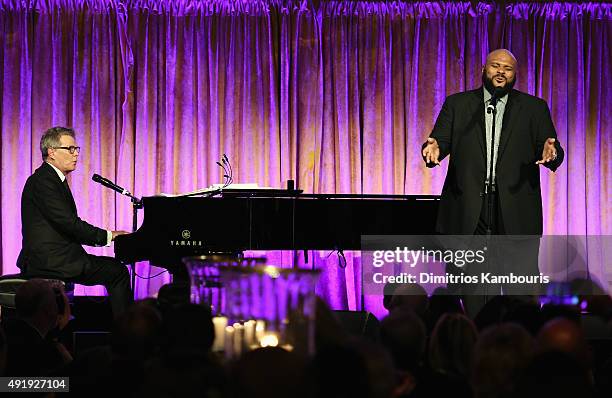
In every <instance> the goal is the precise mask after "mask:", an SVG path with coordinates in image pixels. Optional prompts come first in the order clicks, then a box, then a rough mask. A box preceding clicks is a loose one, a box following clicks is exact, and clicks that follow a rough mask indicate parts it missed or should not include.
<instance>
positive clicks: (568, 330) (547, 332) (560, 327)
mask: <svg viewBox="0 0 612 398" xmlns="http://www.w3.org/2000/svg"><path fill="white" fill-rule="evenodd" d="M538 345H539V349H540V350H541V351H544V352H546V351H561V352H565V353H568V354H570V355H573V356H574V357H575V358H576V359H578V360H579V361H580V362H582V363H587V361H588V357H589V354H588V345H587V342H586V339H585V337H584V333H583V331H582V329H581V328H580V326H578V325H577V324H576V323H575V322H572V321H570V320H569V319H565V318H556V319H553V320H552V321H549V322H548V323H546V324H545V325H544V326H543V327H542V329H540V333H538Z"/></svg>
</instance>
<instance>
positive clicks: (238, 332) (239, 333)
mask: <svg viewBox="0 0 612 398" xmlns="http://www.w3.org/2000/svg"><path fill="white" fill-rule="evenodd" d="M243 341H244V326H242V325H241V324H239V323H234V352H233V354H234V355H235V356H237V357H238V356H240V355H241V354H242V343H243Z"/></svg>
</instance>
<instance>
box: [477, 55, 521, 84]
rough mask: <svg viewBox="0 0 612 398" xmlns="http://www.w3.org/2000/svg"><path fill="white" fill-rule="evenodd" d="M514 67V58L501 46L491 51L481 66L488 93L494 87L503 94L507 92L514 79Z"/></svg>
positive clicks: (515, 64) (515, 63) (515, 65)
mask: <svg viewBox="0 0 612 398" xmlns="http://www.w3.org/2000/svg"><path fill="white" fill-rule="evenodd" d="M516 67H517V62H516V58H515V57H514V55H513V54H512V53H511V52H510V51H508V50H506V49H503V48H500V49H497V50H493V51H491V52H490V53H489V55H487V61H486V63H485V66H484V67H483V68H482V83H483V85H484V87H485V88H486V89H487V90H488V91H489V92H490V93H493V91H495V90H496V89H501V90H502V91H503V92H504V93H503V94H505V93H507V92H508V91H510V89H511V88H512V87H513V86H514V82H515V81H516Z"/></svg>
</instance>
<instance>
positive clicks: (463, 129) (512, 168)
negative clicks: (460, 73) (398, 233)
mask: <svg viewBox="0 0 612 398" xmlns="http://www.w3.org/2000/svg"><path fill="white" fill-rule="evenodd" d="M516 72H517V60H516V58H515V57H514V55H513V54H512V53H511V52H510V51H508V50H505V49H498V50H495V51H492V52H491V53H490V54H489V55H488V56H487V59H486V64H485V65H484V67H483V69H482V83H483V86H482V87H480V88H478V89H476V90H471V91H465V92H461V93H457V94H453V95H451V96H449V97H447V98H446V100H445V101H444V105H443V106H442V109H441V111H440V114H439V115H438V118H437V120H436V123H435V125H434V128H433V131H432V132H431V134H430V135H429V138H428V139H427V142H426V143H425V144H423V147H422V156H423V160H424V161H425V164H426V165H427V167H435V166H438V165H440V162H442V161H443V160H444V159H445V158H446V157H447V156H449V157H450V160H449V164H448V172H447V175H446V180H445V181H444V187H443V188H442V196H441V202H440V207H439V212H438V217H437V223H436V228H437V231H438V232H440V233H442V234H450V235H470V234H474V235H485V234H489V233H490V234H493V235H515V236H516V235H521V236H532V237H538V236H541V235H542V198H541V192H540V167H546V168H548V169H550V170H551V171H555V170H556V169H557V168H558V167H559V166H560V165H561V163H562V162H563V155H564V153H563V149H562V148H561V145H560V144H559V141H558V139H557V133H556V131H555V127H554V125H553V122H552V119H551V116H550V111H549V108H548V105H547V104H546V102H545V101H544V100H542V99H540V98H537V97H534V96H531V95H529V94H526V93H522V92H520V91H518V90H515V89H513V87H514V83H515V82H516ZM492 97H495V98H496V99H497V98H498V100H497V102H496V114H495V122H493V117H494V114H493V113H492V112H491V113H488V112H487V107H489V106H490V105H492V104H491V102H492ZM493 125H495V131H493ZM492 135H493V136H494V140H493V143H491V136H492ZM491 147H493V151H491ZM491 152H493V155H492V156H491ZM491 158H492V159H491ZM491 162H493V167H492V168H491V167H490V166H491ZM491 174H492V175H491ZM489 181H490V182H491V183H490V184H489ZM489 200H491V201H490V203H491V204H492V206H491V207H492V212H491V215H489V214H488V209H489V207H488V206H489ZM517 245H518V246H517V247H514V250H511V251H518V252H520V253H529V255H527V256H524V257H520V258H518V259H512V258H510V259H507V260H508V261H505V262H504V264H501V265H500V267H498V268H497V269H491V267H490V265H489V266H487V267H488V268H484V269H483V270H484V271H489V270H493V271H495V272H497V273H504V274H509V273H510V272H515V273H516V274H529V275H539V271H538V268H537V250H538V247H539V239H530V240H529V239H528V240H526V241H522V242H520V243H518V244H517ZM534 251H535V253H534ZM534 255H535V258H534ZM504 256H505V255H502V257H504ZM455 271H458V272H462V271H463V270H461V269H459V270H457V269H455ZM504 287H505V289H504V290H505V293H511V291H512V289H513V288H514V287H516V286H505V285H504ZM495 293H498V292H497V291H495Z"/></svg>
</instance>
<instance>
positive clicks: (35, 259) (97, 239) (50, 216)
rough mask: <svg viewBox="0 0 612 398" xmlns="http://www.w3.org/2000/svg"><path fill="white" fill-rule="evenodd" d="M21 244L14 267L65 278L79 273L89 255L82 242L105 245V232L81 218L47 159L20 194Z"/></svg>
mask: <svg viewBox="0 0 612 398" xmlns="http://www.w3.org/2000/svg"><path fill="white" fill-rule="evenodd" d="M21 229H22V235H23V243H22V249H21V253H20V254H19V258H18V259H17V266H18V267H19V268H20V269H21V270H22V272H23V273H25V274H27V275H31V276H39V277H48V278H59V279H67V278H73V277H77V276H79V275H81V273H82V272H83V269H84V267H86V266H87V265H88V263H89V262H90V258H89V256H88V255H87V253H86V252H85V250H84V249H83V247H82V246H81V245H91V246H102V245H105V244H106V239H107V236H106V231H105V230H103V229H100V228H97V227H94V226H93V225H90V224H88V223H86V222H85V221H83V220H81V219H80V218H79V216H78V215H77V210H76V205H75V203H74V199H73V198H72V195H71V194H70V191H69V190H67V189H66V187H64V185H63V183H62V181H61V180H60V178H59V176H58V175H57V173H56V172H55V170H54V169H53V167H51V166H50V165H49V164H47V163H46V162H43V164H42V165H41V166H40V167H39V168H38V169H36V171H35V172H34V174H32V175H31V176H30V177H29V178H28V180H27V181H26V183H25V186H24V188H23V194H22V195H21Z"/></svg>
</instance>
